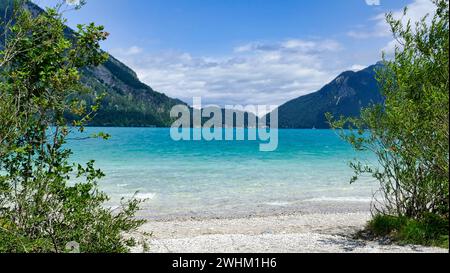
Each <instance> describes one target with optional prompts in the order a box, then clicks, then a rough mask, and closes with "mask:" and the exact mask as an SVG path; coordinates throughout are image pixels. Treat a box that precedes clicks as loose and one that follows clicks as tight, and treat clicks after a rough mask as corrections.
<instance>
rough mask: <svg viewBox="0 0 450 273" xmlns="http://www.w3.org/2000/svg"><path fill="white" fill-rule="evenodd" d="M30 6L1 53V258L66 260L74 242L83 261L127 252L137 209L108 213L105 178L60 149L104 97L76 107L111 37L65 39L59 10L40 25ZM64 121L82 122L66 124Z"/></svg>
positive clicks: (20, 11)
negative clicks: (43, 255)
mask: <svg viewBox="0 0 450 273" xmlns="http://www.w3.org/2000/svg"><path fill="white" fill-rule="evenodd" d="M26 5H27V1H16V3H15V8H14V9H13V10H14V16H13V20H12V21H11V22H6V28H5V33H4V37H5V39H4V46H2V47H0V49H1V51H0V64H1V76H0V79H1V81H0V252H65V251H68V249H66V246H67V244H68V243H71V242H76V244H79V246H80V251H82V252H125V251H127V243H128V241H126V240H125V239H124V237H123V235H124V234H123V233H124V232H128V231H132V230H134V229H136V228H137V227H138V226H140V225H141V224H142V221H140V220H136V219H135V218H134V215H135V213H136V211H137V210H138V208H139V203H140V201H138V200H136V199H131V200H129V201H123V204H122V206H121V208H120V209H119V210H117V211H112V210H111V209H108V208H106V207H104V203H105V201H107V200H108V197H107V196H106V195H105V194H104V193H102V192H100V191H99V189H98V186H97V180H98V179H100V178H102V177H103V176H104V174H103V173H102V172H101V170H98V169H96V168H95V167H94V162H93V161H91V162H88V163H87V164H86V165H85V166H82V165H80V164H73V163H70V156H71V154H72V152H71V151H70V150H68V149H66V148H65V146H64V144H65V143H66V140H67V137H68V135H69V133H70V132H71V130H74V129H77V130H79V131H81V132H82V131H83V130H84V127H83V125H84V124H85V123H86V122H88V121H89V120H91V119H92V117H93V116H94V115H95V112H96V111H97V110H98V107H99V102H100V99H101V97H102V94H94V95H95V98H96V99H95V102H96V103H94V104H92V105H90V106H89V105H87V103H86V102H85V101H83V100H80V99H79V98H80V97H82V96H83V94H89V93H90V92H91V90H89V89H86V88H85V87H83V85H81V84H80V70H81V69H83V68H85V67H89V66H97V65H99V64H101V63H102V62H104V61H105V60H106V58H107V55H106V54H105V53H104V52H103V51H102V50H101V49H100V42H101V41H103V40H105V39H106V38H107V36H108V33H107V32H105V31H104V29H103V27H101V26H96V25H94V24H89V25H79V26H78V29H77V31H76V32H75V33H74V35H72V36H69V37H68V36H67V33H66V26H65V20H64V19H63V17H62V14H61V8H62V7H63V6H64V5H63V4H59V5H57V6H56V7H55V8H53V9H47V10H46V12H44V13H42V14H38V15H36V14H32V13H31V12H30V11H29V10H28V9H27V8H26ZM77 8H79V7H77ZM67 113H71V114H73V115H76V116H79V117H81V118H80V119H78V120H75V121H73V123H72V124H68V121H67V120H66V119H65V116H66V114H67ZM100 137H104V138H107V137H108V136H107V135H104V134H100ZM69 246H70V244H69Z"/></svg>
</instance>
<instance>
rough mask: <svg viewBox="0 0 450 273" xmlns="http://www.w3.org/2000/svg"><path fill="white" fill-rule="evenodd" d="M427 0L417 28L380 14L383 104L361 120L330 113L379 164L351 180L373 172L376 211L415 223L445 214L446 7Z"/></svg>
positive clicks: (362, 168)
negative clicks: (388, 42)
mask: <svg viewBox="0 0 450 273" xmlns="http://www.w3.org/2000/svg"><path fill="white" fill-rule="evenodd" d="M433 2H434V3H435V5H436V12H435V14H434V15H428V16H427V17H424V18H423V19H422V20H421V21H420V22H417V23H411V22H410V21H408V22H407V23H404V22H403V21H404V20H402V19H399V18H394V16H393V15H392V14H388V15H387V22H388V23H389V25H390V26H391V29H392V33H393V35H394V38H395V39H396V41H397V42H398V46H397V48H396V50H395V55H394V56H393V58H387V57H384V67H383V68H382V69H380V70H379V71H378V76H377V78H378V81H379V84H380V87H381V91H382V94H383V96H384V97H385V103H384V104H383V105H375V106H372V107H369V108H367V109H364V110H363V112H362V114H361V117H360V118H341V119H340V120H338V121H333V120H332V117H330V116H329V119H330V121H331V123H332V126H333V127H334V128H337V129H341V130H340V131H339V132H340V135H341V136H342V137H343V138H344V139H345V140H346V141H348V142H349V143H351V144H352V145H353V146H354V147H355V148H356V149H357V150H368V151H371V152H373V153H374V154H375V155H376V158H377V159H378V164H374V165H367V164H365V163H363V162H358V161H357V162H353V163H351V166H352V167H353V169H354V170H355V173H356V176H355V178H354V179H353V180H352V182H354V181H355V180H356V179H357V178H358V177H359V176H360V175H362V174H367V173H368V174H371V175H373V177H375V178H376V179H377V180H378V181H379V182H380V185H381V188H380V193H381V194H380V195H378V196H381V198H378V199H377V200H376V201H377V202H375V209H376V210H377V211H379V212H381V213H385V214H393V215H398V216H406V217H409V218H416V219H420V218H421V217H423V216H424V215H425V214H427V213H434V214H438V215H442V216H445V217H448V211H449V195H448V190H449V183H448V181H449V180H448V179H449V177H448V176H449V170H448V165H449V146H448V145H449V71H448V66H449V62H448V61H449V21H448V20H449V13H448V12H449V5H448V1H446V0H434V1H433ZM407 12H408V11H407V9H405V11H404V15H406V14H407ZM344 129H349V130H344Z"/></svg>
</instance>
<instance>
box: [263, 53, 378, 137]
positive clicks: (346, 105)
mask: <svg viewBox="0 0 450 273" xmlns="http://www.w3.org/2000/svg"><path fill="white" fill-rule="evenodd" d="M382 66H383V65H382V63H381V62H378V63H377V64H375V65H371V66H369V67H367V68H365V69H363V70H360V71H356V72H355V71H345V72H342V73H341V74H339V76H337V77H336V78H335V79H334V80H333V81H331V82H330V83H328V84H326V85H325V86H324V87H322V88H321V89H320V90H318V91H316V92H313V93H310V94H307V95H305V96H301V97H298V98H296V99H293V100H291V101H288V102H286V103H285V104H283V105H281V106H280V107H279V108H278V117H279V123H278V127H279V128H296V129H311V128H316V129H329V128H330V126H329V124H328V122H327V121H326V117H325V114H326V113H331V114H333V115H334V116H337V117H339V116H347V117H352V116H359V115H360V113H361V109H362V108H364V107H367V106H369V105H371V104H378V103H383V102H384V99H383V97H382V95H381V93H380V88H379V86H378V82H377V80H376V70H377V69H379V68H381V67H382ZM269 116H270V114H269Z"/></svg>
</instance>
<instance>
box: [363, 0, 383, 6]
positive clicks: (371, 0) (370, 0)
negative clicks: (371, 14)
mask: <svg viewBox="0 0 450 273" xmlns="http://www.w3.org/2000/svg"><path fill="white" fill-rule="evenodd" d="M366 4H367V5H369V6H379V5H380V0H366Z"/></svg>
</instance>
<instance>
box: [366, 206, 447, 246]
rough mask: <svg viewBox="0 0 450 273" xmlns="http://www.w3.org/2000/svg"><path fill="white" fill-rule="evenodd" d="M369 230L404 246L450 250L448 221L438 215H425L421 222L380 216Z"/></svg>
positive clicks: (375, 218) (373, 221)
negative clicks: (412, 245)
mask: <svg viewBox="0 0 450 273" xmlns="http://www.w3.org/2000/svg"><path fill="white" fill-rule="evenodd" d="M367 229H368V230H369V231H370V232H371V233H373V234H374V235H375V236H382V237H383V236H388V237H390V238H392V239H393V240H395V241H397V242H399V243H402V244H416V245H424V246H436V247H442V248H449V241H448V237H449V222H448V219H447V218H445V217H441V216H439V215H436V214H431V213H428V214H425V215H424V216H423V217H422V218H421V219H419V220H416V219H408V218H405V217H398V216H390V215H381V214H379V215H376V216H375V217H374V218H373V219H372V220H371V221H370V222H369V224H368V226H367Z"/></svg>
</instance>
